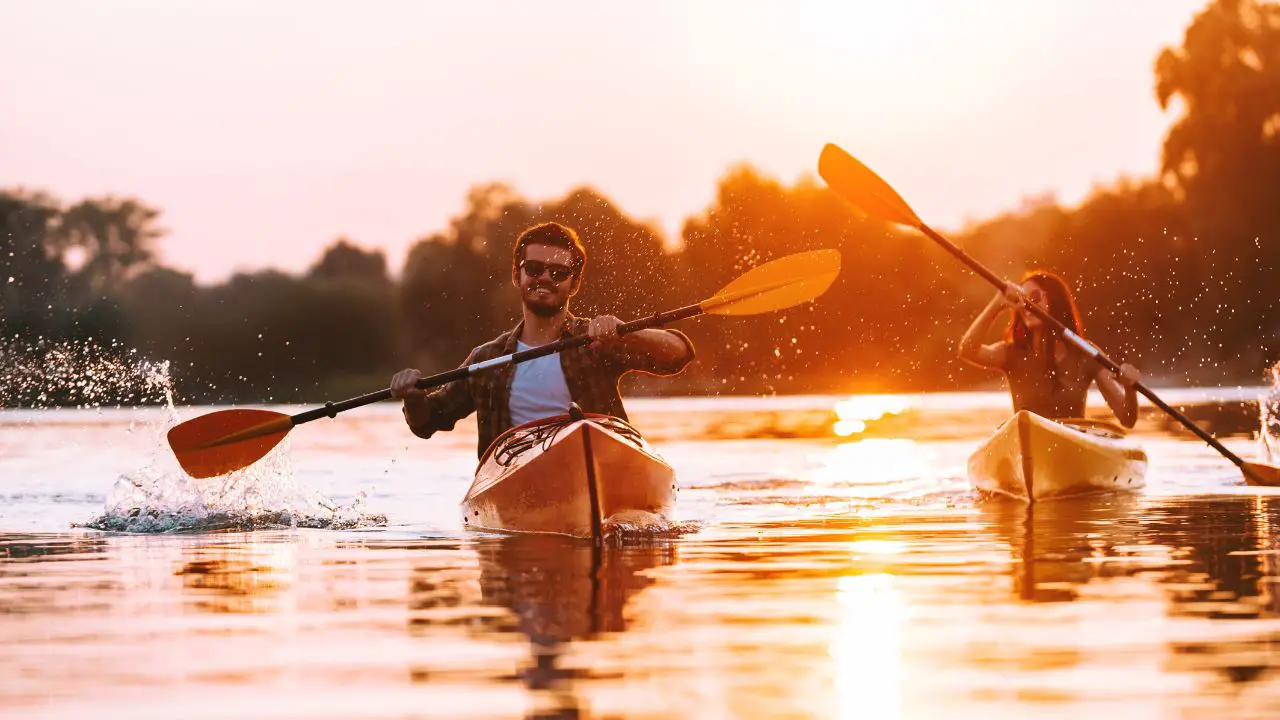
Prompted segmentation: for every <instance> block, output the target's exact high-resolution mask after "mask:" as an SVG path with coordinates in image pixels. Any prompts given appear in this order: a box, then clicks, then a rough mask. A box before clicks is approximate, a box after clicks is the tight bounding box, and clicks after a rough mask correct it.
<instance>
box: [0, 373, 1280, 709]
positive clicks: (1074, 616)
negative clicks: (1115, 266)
mask: <svg viewBox="0 0 1280 720" xmlns="http://www.w3.org/2000/svg"><path fill="white" fill-rule="evenodd" d="M1268 392H1269V391H1268V390H1267V389H1264V388H1243V389H1238V390H1231V391H1221V390H1214V391H1180V392H1174V391H1165V392H1162V396H1164V397H1166V399H1169V400H1170V401H1171V402H1173V403H1175V404H1179V405H1185V407H1186V408H1187V409H1188V412H1190V413H1191V414H1192V416H1193V417H1195V418H1196V419H1197V421H1199V422H1202V423H1204V424H1205V425H1206V426H1208V427H1210V428H1212V429H1213V431H1214V432H1217V433H1220V434H1223V435H1224V437H1225V443H1226V444H1227V446H1228V447H1230V448H1231V449H1232V450H1234V451H1236V452H1237V453H1239V454H1241V455H1242V456H1244V457H1245V458H1247V459H1252V458H1254V457H1256V456H1257V452H1258V450H1259V448H1260V447H1267V446H1266V445H1265V444H1264V443H1263V441H1262V440H1261V439H1260V438H1258V437H1256V435H1257V431H1258V429H1259V407H1258V405H1257V403H1256V401H1257V400H1258V399H1259V397H1260V396H1266V395H1267V393H1268ZM1241 401H1246V402H1247V401H1254V404H1253V405H1248V406H1242V405H1241ZM1264 404H1265V403H1264ZM628 407H629V409H630V410H631V411H632V414H633V420H634V421H635V423H636V425H637V426H638V427H640V428H641V429H642V430H643V431H644V432H645V433H646V435H647V436H648V437H649V438H650V440H651V441H652V442H653V444H654V446H655V448H656V449H657V450H658V451H659V452H660V453H662V454H663V456H664V457H665V458H666V459H667V460H668V461H669V462H670V463H671V464H672V465H673V466H674V467H675V468H676V470H677V472H678V474H679V477H680V481H681V485H682V489H681V494H680V508H679V512H680V519H681V520H683V521H686V522H688V523H690V525H688V526H687V531H686V532H684V533H683V534H678V535H676V536H663V537H649V538H644V537H641V538H636V537H628V538H627V539H626V540H625V541H622V542H618V543H614V544H611V545H609V546H607V547H605V548H604V549H603V550H601V551H600V552H599V553H595V552H593V551H592V548H591V546H590V545H589V544H587V543H583V542H578V541H573V540H568V539H544V538H511V537H502V536H498V535H490V534H481V533H473V532H468V531H466V530H465V529H463V527H462V523H461V519H460V517H459V515H458V509H457V503H458V501H459V500H460V499H461V497H462V494H463V492H464V491H465V489H466V486H467V484H468V483H469V481H470V478H471V472H472V471H473V469H474V464H475V446H474V443H475V433H474V423H472V422H470V421H466V422H464V423H461V424H460V425H459V427H458V429H457V430H456V431H454V432H452V433H446V434H442V435H439V436H437V437H436V438H433V439H432V440H430V441H422V440H419V439H418V438H416V437H414V436H413V435H411V434H410V433H409V432H408V431H407V430H406V429H405V428H404V426H403V422H402V420H401V417H400V415H399V412H398V410H397V409H396V408H395V407H394V406H391V405H382V406H376V407H368V408H362V409H359V410H355V411H352V412H349V413H346V414H344V415H342V416H339V418H337V419H335V420H329V419H324V420H320V421H317V422H315V423H312V424H309V425H305V426H302V427H299V428H297V429H295V430H294V431H293V433H291V434H290V436H289V441H288V445H287V446H286V447H282V448H280V449H279V451H278V452H277V453H276V454H275V455H274V456H273V457H271V458H269V459H268V460H267V461H265V462H264V463H263V464H262V465H261V466H258V467H255V468H254V469H252V470H251V471H248V473H247V474H245V475H242V476H240V477H239V478H238V479H237V480H235V481H234V482H230V483H228V482H225V481H222V480H215V481H200V482H197V481H189V479H185V478H183V477H182V476H181V474H180V473H178V472H177V471H175V470H174V469H173V465H172V462H173V461H172V458H171V457H168V456H166V454H165V451H164V447H163V445H162V444H161V443H162V437H163V434H162V431H163V429H164V428H165V427H167V426H168V425H169V424H170V423H171V422H172V421H173V418H172V417H171V414H172V413H173V412H174V411H172V410H170V409H168V408H165V407H163V406H160V407H154V408H121V409H115V408H111V409H95V408H90V409H74V410H16V411H15V410H8V411H0V643H3V647H4V652H3V653H0V678H3V680H2V681H0V716H3V717H15V718H18V717H20V718H52V717H91V716H95V717H96V716H102V715H105V716H108V717H129V718H135V719H142V718H173V717H183V718H223V717H261V718H285V717H324V718H348V717H349V718H403V717H449V718H458V717H542V718H572V717H655V718H656V717H698V718H729V717H786V718H808V717H814V718H829V717H830V718H843V717H870V718H895V717H902V718H916V717H937V716H947V717H976V718H984V719H990V718H1004V717H1010V718H1012V717H1064V718H1076V717H1082V716H1087V715H1088V714H1090V713H1095V714H1103V715H1105V716H1108V717H1112V716H1117V717H1128V718H1144V717H1157V718H1164V717H1169V718H1174V717H1176V718H1198V717H1203V718H1220V717H1228V716H1230V717H1272V716H1276V715H1277V714H1280V597H1277V592H1276V590H1277V587H1280V585H1278V583H1280V560H1277V556H1278V555H1280V490H1272V489H1266V488H1249V487H1246V486H1244V485H1243V482H1242V480H1241V476H1240V474H1239V472H1238V471H1236V470H1235V468H1234V466H1232V465H1231V464H1230V463H1229V462H1227V461H1226V460H1224V459H1222V458H1221V457H1220V456H1218V455H1217V454H1215V453H1214V452H1213V451H1212V450H1211V449H1209V448H1208V447H1206V446H1205V445H1204V444H1203V443H1200V442H1199V441H1197V440H1194V438H1192V437H1191V436H1190V434H1189V433H1187V432H1186V431H1184V430H1182V429H1181V428H1180V426H1177V425H1170V424H1169V423H1168V422H1167V421H1166V420H1164V419H1163V418H1162V417H1161V416H1159V415H1158V414H1147V415H1145V416H1144V418H1143V420H1142V421H1141V422H1140V425H1139V428H1138V433H1137V436H1138V438H1139V439H1140V440H1141V441H1142V443H1143V445H1144V447H1145V448H1146V450H1147V453H1148V455H1149V456H1150V458H1151V467H1150V470H1149V472H1148V485H1147V487H1146V488H1144V489H1143V490H1142V491H1141V492H1139V493H1134V494H1115V495H1106V496H1098V497H1093V498H1084V499H1078V500H1064V501H1057V502H1052V503H1043V504H1040V505H1037V506H1036V507H1035V509H1034V511H1032V512H1028V510H1027V508H1026V506H1023V505H1020V504H1016V503H1010V502H1001V501H984V500H980V499H979V498H978V497H976V496H975V495H974V494H973V493H972V492H971V491H970V489H969V486H968V483H967V481H966V480H965V478H964V466H965V460H966V458H967V456H968V454H969V453H970V452H972V450H973V449H974V447H975V446H976V445H977V443H978V442H980V441H981V440H982V439H983V438H984V437H985V436H986V435H987V434H988V433H989V432H990V431H991V429H992V428H993V427H994V426H995V425H996V424H997V423H998V422H999V421H1000V420H1002V419H1003V418H1004V416H1005V415H1006V413H1007V407H1008V399H1007V397H1006V396H1005V395H1003V394H999V393H992V394H984V393H973V394H951V395H934V396H901V397H890V396H885V397H859V398H845V397H799V398H772V399H670V400H633V401H630V402H629V403H628ZM1090 407H1092V408H1098V407H1101V405H1100V404H1099V402H1098V401H1097V400H1096V399H1094V400H1093V401H1091V404H1090ZM277 409H280V410H282V411H284V412H293V411H296V410H298V409H299V408H292V407H289V408H277ZM208 410H210V408H180V409H178V410H177V411H176V412H177V413H178V415H180V416H181V418H183V419H186V418H190V417H194V416H196V415H197V414H199V413H201V412H206V411H208ZM1148 411H1149V412H1150V411H1151V409H1149V408H1148ZM1272 442H1273V441H1272ZM210 482H211V483H212V485H211V486H210V485H205V484H203V483H210ZM135 508H136V509H138V513H136V514H134V515H132V516H131V514H130V513H131V510H132V509H135ZM147 508H150V511H148V510H147ZM104 517H105V518H107V519H108V520H111V519H115V520H120V521H122V522H126V524H125V525H124V527H128V528H129V529H133V530H144V531H146V532H134V533H121V532H111V531H102V530H96V529H91V528H88V527H84V525H85V524H87V523H94V524H98V525H99V526H104V527H110V525H109V523H107V524H104V523H103V522H102V521H103V518H104ZM148 517H149V518H150V520H147V518H148ZM130 518H133V519H137V518H143V520H145V522H141V523H140V524H135V525H132V526H129V525H128V524H127V521H128V520H129V519H130ZM308 525H318V526H319V527H308ZM245 528H256V529H253V530H246V529H245Z"/></svg>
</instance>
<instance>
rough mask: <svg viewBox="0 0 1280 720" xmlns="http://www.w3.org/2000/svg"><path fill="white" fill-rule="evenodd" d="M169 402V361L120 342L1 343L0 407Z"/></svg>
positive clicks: (90, 406) (13, 340) (88, 406)
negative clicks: (150, 357)
mask: <svg viewBox="0 0 1280 720" xmlns="http://www.w3.org/2000/svg"><path fill="white" fill-rule="evenodd" d="M158 404H167V405H168V406H169V407H172V406H173V395H172V387H171V385H170V383H169V363H168V361H163V362H153V361H150V360H147V359H145V358H142V357H139V355H138V351H137V350H136V349H132V348H127V347H125V346H124V345H123V344H122V343H120V342H119V341H111V342H99V341H96V340H49V339H47V338H43V337H40V338H36V339H35V340H34V341H28V340H24V339H22V338H19V337H13V338H8V339H5V340H4V341H2V342H0V407H6V408H31V409H45V408H53V407H66V406H72V407H78V408H81V409H94V408H101V407H105V406H111V405H114V406H116V407H122V406H132V405H158Z"/></svg>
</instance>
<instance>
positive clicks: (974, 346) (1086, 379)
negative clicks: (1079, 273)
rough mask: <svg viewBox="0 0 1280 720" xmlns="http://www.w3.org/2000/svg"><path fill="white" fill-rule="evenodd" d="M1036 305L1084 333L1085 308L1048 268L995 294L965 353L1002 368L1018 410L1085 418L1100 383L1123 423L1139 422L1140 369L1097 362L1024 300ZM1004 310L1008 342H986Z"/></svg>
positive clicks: (966, 340) (962, 345)
mask: <svg viewBox="0 0 1280 720" xmlns="http://www.w3.org/2000/svg"><path fill="white" fill-rule="evenodd" d="M1024 301H1025V302H1028V303H1035V304H1036V305H1038V306H1040V307H1041V308H1042V309H1044V310H1046V311H1048V313H1049V315H1051V316H1052V317H1054V318H1056V319H1057V320H1058V322H1061V323H1062V324H1063V325H1065V326H1066V327H1067V328H1069V329H1071V331H1072V332H1074V333H1075V334H1077V335H1079V336H1081V337H1084V328H1083V326H1082V325H1081V322H1080V312H1079V311H1078V310H1077V309H1076V303H1075V299H1074V298H1073V297H1072V296H1071V290H1070V289H1069V288H1068V287H1067V284H1066V283H1065V282H1064V281H1063V280H1062V278H1060V277H1058V276H1057V275H1054V274H1053V273H1050V272H1046V271H1044V270H1035V271H1032V272H1029V273H1027V274H1026V276H1025V277H1023V279H1022V285H1021V286H1018V285H1015V284H1013V283H1008V284H1007V285H1006V286H1005V291H1004V292H1003V293H996V296H995V297H994V298H992V300H991V302H990V303H988V304H987V308H986V309H985V310H983V311H982V314H981V315H979V316H978V319H977V320H974V321H973V325H971V326H970V327H969V331H968V332H966V333H965V335H964V339H962V340H961V341H960V357H961V359H963V360H966V361H968V362H970V363H973V364H974V365H977V366H979V367H985V368H991V369H994V370H1001V371H1003V372H1004V374H1005V378H1006V379H1007V381H1008V384H1009V391H1010V392H1011V393H1012V395H1013V409H1014V411H1015V412H1017V411H1019V410H1029V411H1031V412H1033V413H1036V414H1037V415H1040V416H1042V417H1046V418H1050V419H1053V420H1060V419H1063V418H1079V417H1084V406H1085V398H1086V396H1087V395H1088V392H1089V384H1090V383H1093V382H1097V383H1098V389H1099V390H1101V391H1102V397H1103V398H1105V399H1106V401H1107V404H1108V405H1110V406H1111V411H1112V412H1114V413H1115V414H1116V417H1117V418H1118V419H1119V420H1120V423H1121V424H1123V425H1124V426H1125V427H1127V428H1131V427H1133V425H1134V423H1135V422H1137V420H1138V393H1137V390H1136V389H1135V387H1134V386H1135V384H1136V383H1137V382H1138V380H1139V378H1140V373H1139V372H1138V369H1137V368H1135V367H1134V366H1132V365H1130V364H1128V363H1125V364H1124V365H1121V366H1120V374H1119V375H1116V374H1114V373H1112V372H1111V371H1110V370H1107V369H1106V368H1104V367H1102V365H1099V364H1098V363H1096V362H1094V360H1093V358H1091V357H1089V356H1088V355H1087V354H1085V353H1084V352H1083V351H1082V350H1080V349H1079V348H1077V347H1076V346H1075V345H1074V344H1072V343H1071V342H1070V341H1068V340H1067V339H1066V338H1064V337H1062V335H1061V334H1060V333H1059V332H1058V331H1057V330H1055V329H1053V328H1051V327H1047V326H1046V325H1045V324H1044V322H1042V321H1041V320H1040V318H1039V317H1037V316H1036V315H1035V314H1034V313H1032V312H1031V311H1029V310H1027V308H1026V307H1025V306H1024V305H1023V303H1024ZM1005 308H1012V312H1011V315H1012V317H1011V318H1010V321H1009V329H1008V331H1007V332H1006V333H1005V337H1004V340H1003V341H1001V342H997V343H992V344H990V345H983V344H982V338H983V336H984V335H986V333H987V331H988V330H989V329H990V327H991V324H992V322H993V321H995V319H996V316H998V315H999V314H1000V313H1001V312H1002V311H1003V310H1004V309H1005Z"/></svg>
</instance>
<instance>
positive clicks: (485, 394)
mask: <svg viewBox="0 0 1280 720" xmlns="http://www.w3.org/2000/svg"><path fill="white" fill-rule="evenodd" d="M589 323H590V321H589V320H588V319H586V318H580V317H575V316H573V315H569V317H568V318H567V319H566V320H565V324H564V327H563V328H562V329H561V331H560V337H561V338H568V337H572V336H574V335H581V334H584V333H586V331H587V325H588V324H589ZM523 329H524V321H523V320H522V321H520V323H519V324H517V325H516V326H515V328H514V329H512V330H509V331H507V332H505V333H503V334H501V335H499V336H498V337H496V338H494V339H493V340H491V341H489V342H487V343H485V344H483V345H481V346H479V347H477V348H475V349H474V350H472V351H471V353H470V354H469V355H467V359H466V360H465V361H464V362H463V365H464V366H465V365H470V364H472V363H477V362H481V361H483V360H490V359H492V358H495V357H500V356H502V355H508V354H510V353H514V352H515V351H516V341H517V340H518V339H519V338H520V332H521V331H522V330H523ZM663 332H669V333H672V334H674V335H675V336H677V337H679V338H680V339H681V340H683V341H684V344H685V346H686V347H687V348H688V352H687V353H686V354H685V356H684V357H683V358H680V359H679V360H677V361H674V362H660V361H658V360H657V359H655V358H653V357H652V356H650V355H648V354H647V353H643V352H636V351H635V350H633V349H630V348H628V347H627V346H625V345H622V344H618V345H614V346H613V347H611V348H608V349H600V350H592V349H591V348H590V347H588V346H585V345H583V346H580V347H575V348H570V349H568V350H564V351H562V352H561V353H560V368H561V370H563V371H564V381H565V384H566V385H568V387H569V396H570V398H571V399H572V400H573V402H576V403H577V404H578V405H579V406H580V407H581V408H582V409H583V411H584V412H588V413H601V414H606V415H612V416H614V417H617V418H621V419H623V420H626V419H627V413H626V410H624V409H623V407H622V396H621V395H620V394H619V393H618V382H619V380H621V379H622V376H623V375H625V374H626V373H628V372H633V371H634V372H643V373H648V374H650V375H663V376H665V375H676V374H678V373H680V372H681V371H682V370H684V368H685V367H686V366H687V365H688V364H689V363H690V362H692V361H693V357H694V350H693V343H692V342H690V341H689V338H688V337H687V336H686V335H685V334H684V333H682V332H680V331H678V330H670V329H664V330H663ZM515 371H516V366H515V365H512V364H507V365H503V366H501V367H497V368H493V369H490V370H485V371H482V372H480V373H478V374H476V375H471V376H468V377H466V378H463V379H461V380H455V381H453V382H451V383H449V384H448V385H444V386H442V387H440V388H438V389H436V390H434V391H432V392H430V393H428V394H427V396H426V404H427V419H426V421H425V422H422V423H420V424H418V425H414V424H413V423H412V422H411V421H410V420H409V417H408V412H407V410H406V411H404V412H405V422H406V423H408V424H409V429H410V430H412V431H413V434H414V435H417V436H418V437H421V438H429V437H431V436H432V435H434V434H435V433H436V432H439V431H441V430H452V429H453V427H454V425H455V424H457V422H458V421H459V420H461V419H462V418H464V417H466V416H468V415H470V414H471V413H472V412H475V413H476V422H477V426H478V430H479V438H478V440H479V442H478V445H477V448H476V455H477V456H482V455H483V454H484V451H485V449H486V448H488V447H489V445H490V444H491V443H492V442H493V441H494V440H496V439H497V437H498V436H499V435H501V434H502V433H503V432H504V431H506V430H507V429H509V428H510V427H511V426H512V423H511V405H510V399H511V383H512V382H513V381H514V380H515V376H516V372H515ZM567 410H568V409H567V408H566V411H567Z"/></svg>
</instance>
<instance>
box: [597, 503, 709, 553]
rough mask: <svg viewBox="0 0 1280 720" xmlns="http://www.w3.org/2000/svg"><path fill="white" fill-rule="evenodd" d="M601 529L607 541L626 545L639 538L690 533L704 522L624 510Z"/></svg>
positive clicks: (602, 525)
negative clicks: (682, 520) (678, 519)
mask: <svg viewBox="0 0 1280 720" xmlns="http://www.w3.org/2000/svg"><path fill="white" fill-rule="evenodd" d="M600 529H601V530H602V531H603V532H604V538H605V540H606V541H609V542H612V543H613V544H616V545H625V544H628V543H630V542H634V541H638V540H641V541H642V540H647V539H656V538H660V537H678V536H680V535H690V534H693V533H696V532H698V531H699V530H701V529H702V524H701V523H698V522H695V521H691V520H687V521H684V522H680V521H676V520H672V519H670V518H666V517H663V516H661V515H656V514H654V513H650V512H645V511H643V510H623V511H621V512H617V513H614V514H613V515H610V516H609V517H608V518H606V519H605V521H604V522H603V523H602V524H601V526H600Z"/></svg>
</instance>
